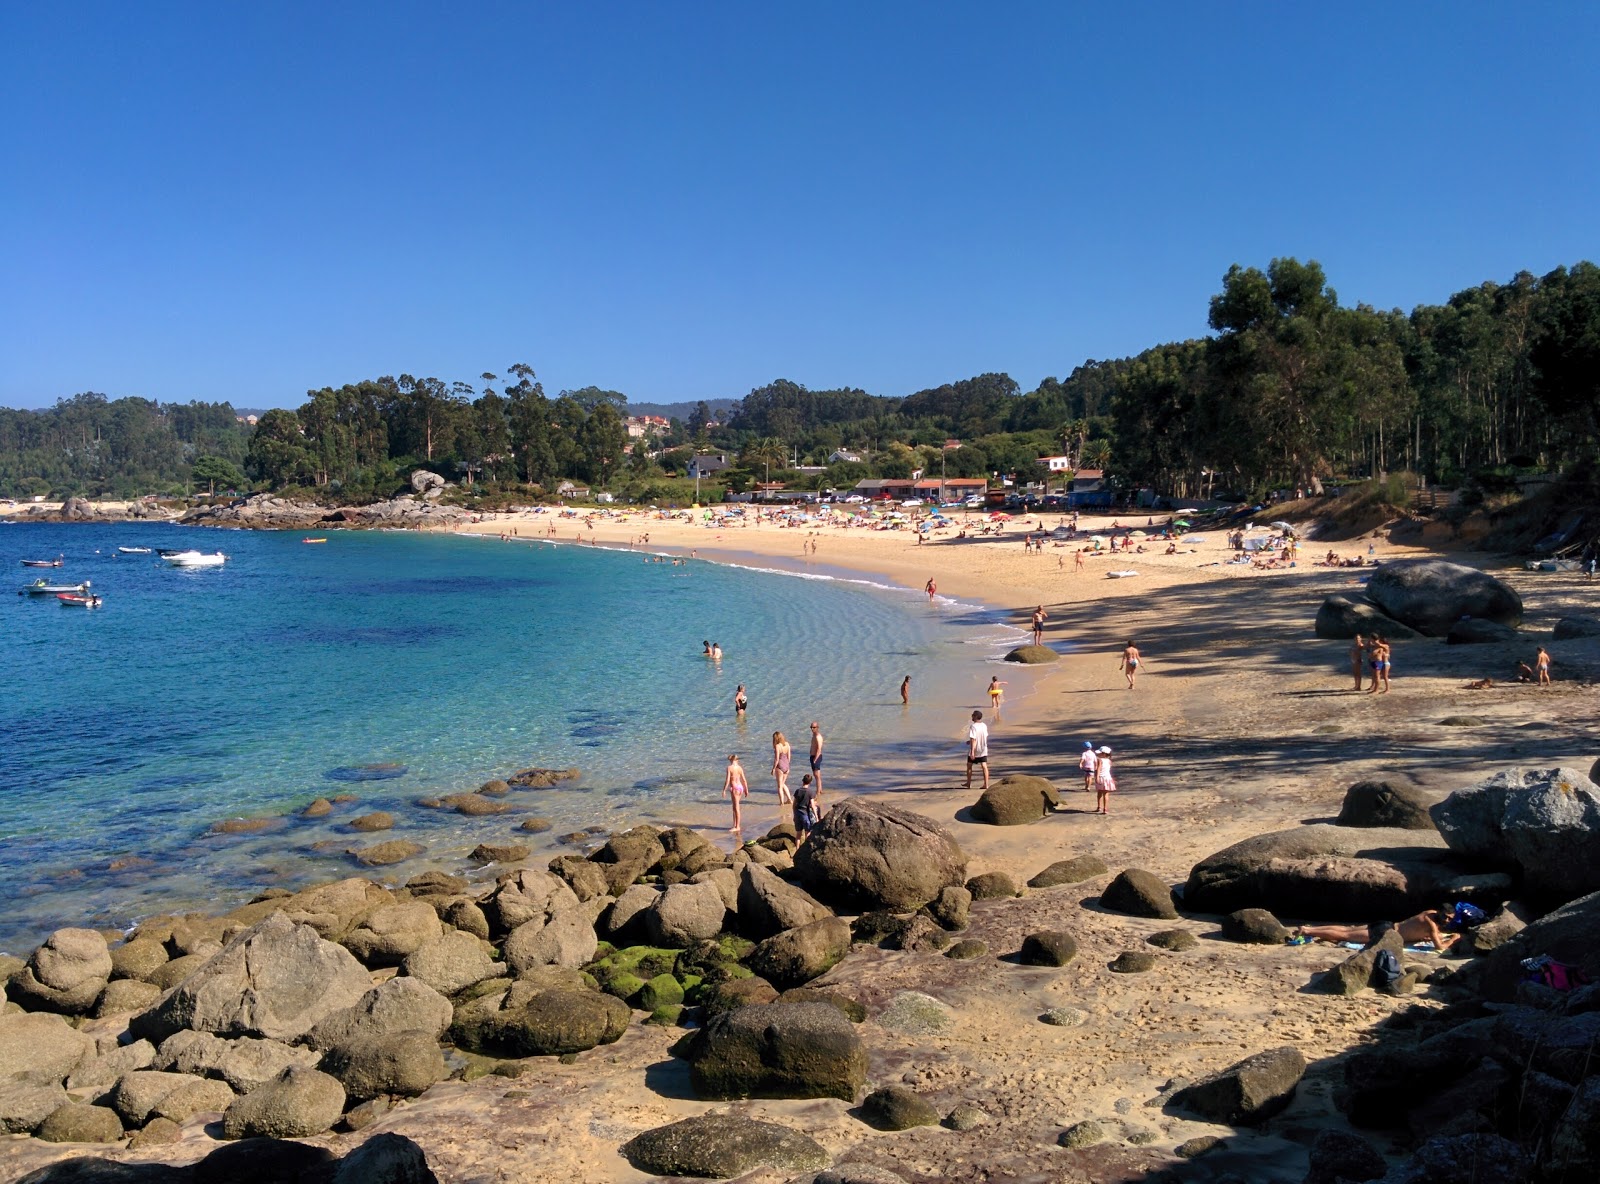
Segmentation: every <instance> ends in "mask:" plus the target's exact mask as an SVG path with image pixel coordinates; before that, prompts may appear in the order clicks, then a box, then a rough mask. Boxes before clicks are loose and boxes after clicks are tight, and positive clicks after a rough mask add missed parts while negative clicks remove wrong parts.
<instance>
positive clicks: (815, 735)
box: [810, 720, 824, 797]
mask: <svg viewBox="0 0 1600 1184" xmlns="http://www.w3.org/2000/svg"><path fill="white" fill-rule="evenodd" d="M823 744H824V741H823V739H822V731H821V729H820V727H819V725H818V724H817V721H816V720H812V721H811V756H810V759H811V777H812V779H813V780H814V781H815V782H816V784H817V796H818V797H821V796H822V747H823Z"/></svg>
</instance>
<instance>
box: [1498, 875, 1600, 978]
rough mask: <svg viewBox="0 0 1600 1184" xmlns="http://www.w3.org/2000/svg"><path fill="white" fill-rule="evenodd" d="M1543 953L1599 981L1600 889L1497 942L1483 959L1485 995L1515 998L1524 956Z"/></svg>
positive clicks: (1521, 974) (1529, 956) (1569, 902)
mask: <svg viewBox="0 0 1600 1184" xmlns="http://www.w3.org/2000/svg"><path fill="white" fill-rule="evenodd" d="M1541 954H1543V955H1547V956H1548V957H1551V958H1554V959H1555V960H1556V961H1558V962H1563V963H1566V964H1567V965H1569V966H1576V967H1577V968H1578V969H1579V970H1580V971H1582V973H1583V974H1584V975H1586V976H1587V978H1588V980H1589V981H1590V982H1591V983H1600V892H1592V893H1590V894H1589V895H1588V896H1583V897H1579V898H1578V899H1577V900H1572V901H1568V902H1567V903H1566V904H1564V905H1562V906H1561V907H1560V908H1558V909H1556V910H1555V911H1554V912H1552V913H1547V914H1545V915H1544V916H1543V917H1540V918H1539V919H1538V920H1537V921H1534V922H1533V923H1532V924H1530V925H1528V926H1527V927H1526V928H1524V929H1522V930H1520V931H1519V932H1517V933H1516V934H1514V935H1513V936H1511V937H1510V938H1508V939H1507V940H1506V941H1504V942H1502V943H1501V944H1500V945H1498V946H1496V947H1495V949H1494V950H1493V951H1492V952H1490V953H1489V954H1488V955H1487V956H1486V957H1485V958H1484V959H1483V961H1482V963H1481V965H1482V967H1483V971H1482V989H1483V995H1484V997H1485V998H1486V999H1490V1000H1493V1001H1495V1002H1497V1003H1507V1002H1510V1001H1511V1000H1513V999H1515V998H1516V996H1517V989H1518V986H1519V985H1520V984H1521V983H1522V980H1523V979H1524V978H1525V977H1526V974H1525V972H1524V970H1523V967H1522V962H1523V960H1524V959H1526V958H1535V957H1538V956H1539V955H1541ZM1589 989H1590V990H1591V991H1592V990H1593V988H1589Z"/></svg>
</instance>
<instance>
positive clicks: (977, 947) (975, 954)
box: [944, 937, 989, 961]
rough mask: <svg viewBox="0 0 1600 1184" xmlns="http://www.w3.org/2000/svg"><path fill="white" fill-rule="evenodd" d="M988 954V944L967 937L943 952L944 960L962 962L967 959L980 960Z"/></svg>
mask: <svg viewBox="0 0 1600 1184" xmlns="http://www.w3.org/2000/svg"><path fill="white" fill-rule="evenodd" d="M988 952H989V943H988V942H986V941H980V940H979V939H978V938H976V937H967V938H963V939H962V940H960V941H958V942H956V944H955V945H953V946H951V947H950V948H949V949H948V950H946V951H945V952H944V956H945V957H946V958H953V959H955V960H956V961H963V960H965V959H967V958H981V957H983V956H984V955H985V954H987V953H988Z"/></svg>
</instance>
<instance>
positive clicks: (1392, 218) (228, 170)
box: [0, 0, 1600, 406]
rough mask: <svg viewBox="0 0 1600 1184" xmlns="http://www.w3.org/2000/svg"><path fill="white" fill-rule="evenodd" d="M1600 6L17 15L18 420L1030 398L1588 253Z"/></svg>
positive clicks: (4, 387) (415, 9)
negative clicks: (1325, 284)
mask: <svg viewBox="0 0 1600 1184" xmlns="http://www.w3.org/2000/svg"><path fill="white" fill-rule="evenodd" d="M1597 51H1600V5H1595V4H1593V3H1586V4H1537V5H1506V4H1492V5H1491V4H1442V3H1441V4H1432V5H1427V4H1393V3H1383V4H1323V5H1310V4H1293V5H1288V4H1281V3H1272V4H1257V5H1246V4H1233V5H1220V6H1219V5H1199V4H1193V3H1170V4H1154V3H1151V4H1136V5H1110V4H1101V5H1094V6H1092V7H1091V6H1069V5H1066V4H1062V3H1043V4H1020V3H1017V4H1003V5H984V6H979V5H976V4H964V5H954V4H938V3H935V4H926V3H904V4H899V3H896V4H891V3H865V4H863V3H825V2H811V0H808V2H807V3H803V4H801V3H791V4H762V3H749V2H748V0H746V2H741V3H728V4H703V3H635V4H604V3H601V4H587V3H586V4H540V5H534V4H527V3H523V4H504V5H500V4H475V5H465V6H462V5H442V4H436V3H435V4H402V3H385V4H371V5H367V6H360V5H356V4H320V3H319V4H288V3H281V4H280V3H271V4H248V5H247V4H229V3H223V4H216V3H205V4H201V3H193V4H162V3H137V4H127V3H121V2H119V3H114V4H113V3H103V4H91V3H72V4H22V3H14V4H7V5H5V6H4V9H3V11H0V103H3V111H4V115H3V117H0V404H5V405H10V406H41V405H45V404H48V403H50V402H53V401H54V400H55V399H56V398H58V397H62V396H67V395H71V394H73V393H75V392H78V391H82V390H99V391H104V392H106V393H107V394H109V395H112V396H113V397H116V396H121V395H142V396H145V397H149V398H156V399H160V400H163V401H168V400H177V401H184V400H188V399H190V398H206V399H222V398H227V399H231V400H232V401H233V402H234V403H235V404H236V405H239V406H274V405H277V406H294V405H296V404H298V403H299V402H300V401H301V400H302V398H303V396H304V392H305V391H306V389H307V388H310V387H320V386H323V385H330V384H331V385H338V384H340V383H343V382H347V381H355V380H358V379H361V378H367V377H375V376H377V375H380V374H391V373H393V374H398V373H402V372H410V373H413V374H417V375H435V376H438V377H441V378H444V379H447V380H453V379H468V380H472V379H475V378H476V376H477V374H478V373H480V372H481V371H483V370H485V369H488V370H492V371H495V372H496V373H501V374H503V373H504V372H505V369H506V367H507V366H508V365H510V364H511V363H513V362H517V361H526V362H527V363H529V364H530V365H532V366H533V367H534V368H535V370H537V371H538V373H539V376H540V378H541V379H542V380H543V382H544V384H545V389H546V390H547V391H548V392H550V393H551V394H554V393H555V392H556V391H558V390H560V389H562V388H574V387H579V386H585V385H589V384H595V385H599V386H602V387H609V388H613V389H617V390H621V391H623V392H624V393H626V394H628V395H629V396H630V397H631V398H633V399H635V400H636V401H675V400H680V399H692V398H702V397H737V396H740V395H743V394H744V393H746V392H747V391H748V390H750V388H752V387H754V386H758V385H760V384H762V383H765V382H767V381H769V380H771V379H773V378H777V377H786V378H791V379H794V380H795V381H798V382H802V383H805V384H806V385H808V386H812V387H829V386H836V385H855V386H862V387H865V388H866V389H868V390H870V391H873V392H874V393H879V394H905V393H908V392H910V391H913V390H916V389H919V388H921V387H925V386H931V385H936V384H938V383H940V382H944V381H948V380H953V379H957V378H961V377H965V376H968V375H972V374H977V373H981V372H984V371H989V370H1005V371H1008V372H1009V373H1010V374H1011V375H1012V376H1013V377H1014V378H1016V379H1017V380H1018V381H1019V382H1020V383H1021V384H1022V385H1023V388H1024V389H1028V388H1030V387H1032V386H1033V385H1034V384H1036V383H1037V382H1038V381H1039V379H1040V378H1042V377H1044V376H1045V375H1047V374H1056V375H1059V376H1065V374H1066V373H1068V372H1069V371H1070V370H1071V369H1072V367H1073V366H1074V365H1076V364H1078V363H1079V362H1081V361H1083V360H1084V359H1085V358H1090V357H1093V358H1107V357H1116V356H1120V355H1124V354H1128V353H1133V352H1136V351H1138V350H1140V349H1142V348H1144V347H1146V346H1149V345H1153V344H1155V343H1158V342H1161V341H1167V340H1174V339H1181V338H1184V337H1190V336H1197V335H1200V334H1202V333H1204V332H1205V315H1206V304H1207V300H1208V298H1209V297H1210V296H1211V294H1212V293H1214V292H1215V291H1216V290H1217V288H1218V286H1219V282H1220V279H1221V276H1222V274H1223V272H1224V271H1225V270H1226V269H1227V267H1228V265H1229V264H1231V263H1234V262H1240V263H1244V264H1257V265H1262V266H1264V265H1265V264H1266V263H1267V261H1268V260H1269V259H1270V258H1272V257H1273V256H1275V255H1295V256H1298V257H1300V258H1316V259H1319V260H1321V261H1322V263H1323V265H1324V266H1325V268H1326V269H1327V272H1328V276H1329V279H1330V282H1331V283H1332V284H1333V286H1334V287H1335V288H1336V289H1337V290H1338V292H1339V294H1340V297H1341V299H1343V300H1344V301H1346V302H1355V301H1365V302H1367V303H1371V304H1375V305H1378V306H1380V307H1396V306H1398V307H1403V308H1408V309H1409V308H1410V307H1412V306H1413V305H1415V304H1416V303H1419V302H1431V301H1438V300H1442V299H1444V298H1445V297H1446V296H1448V295H1449V294H1450V293H1451V292H1453V291H1455V290H1457V289H1459V288H1461V287H1465V286H1467V285H1470V284H1474V283H1478V282H1480V281H1482V280H1485V279H1505V278H1508V277H1509V276H1511V275H1512V274H1514V273H1515V272H1516V271H1518V270H1521V269H1528V270H1530V271H1533V272H1535V273H1539V274H1542V273H1543V272H1545V271H1548V270H1550V269H1551V268H1553V267H1555V266H1557V265H1560V264H1571V263H1573V262H1575V261H1576V260H1578V259H1581V258H1591V259H1593V258H1596V257H1597V256H1600V242H1597V238H1600V184H1597V181H1600V118H1597V117H1600V70H1597V69H1596V61H1597V60H1600V52H1597Z"/></svg>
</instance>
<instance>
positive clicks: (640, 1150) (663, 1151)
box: [622, 1114, 829, 1180]
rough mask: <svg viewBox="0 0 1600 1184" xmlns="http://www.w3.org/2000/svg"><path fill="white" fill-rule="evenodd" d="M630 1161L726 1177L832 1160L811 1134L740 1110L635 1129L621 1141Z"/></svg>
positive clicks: (647, 1168)
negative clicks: (652, 1127) (739, 1112)
mask: <svg viewBox="0 0 1600 1184" xmlns="http://www.w3.org/2000/svg"><path fill="white" fill-rule="evenodd" d="M622 1154H623V1157H624V1158H625V1159H627V1161H628V1162H629V1163H631V1164H632V1165H633V1166H634V1167H635V1168H637V1169H638V1170H639V1171H641V1172H645V1173H647V1174H649V1175H651V1176H700V1177H708V1178H710V1179H713V1180H728V1179H732V1178H733V1177H734V1176H742V1175H744V1174H745V1173H747V1172H749V1171H752V1170H753V1169H755V1168H759V1167H762V1166H768V1167H772V1168H776V1169H779V1170H781V1171H782V1172H783V1173H784V1174H785V1175H788V1174H791V1173H795V1172H814V1171H816V1170H817V1169H818V1168H824V1167H827V1166H828V1159H829V1156H828V1153H827V1151H825V1150H824V1149H823V1148H822V1146H821V1145H820V1144H819V1143H817V1141H816V1140H814V1139H812V1138H811V1137H810V1136H808V1135H802V1134H800V1133H799V1132H797V1131H792V1130H790V1129H789V1128H788V1127H784V1126H778V1125H777V1124H776V1123H771V1122H759V1121H757V1120H756V1119H754V1118H750V1117H747V1116H745V1115H742V1114H703V1115H701V1116H699V1117H698V1118H685V1119H683V1120H682V1121H680V1122H674V1123H671V1124H670V1125H668V1126H658V1127H656V1128H655V1129H654V1130H648V1131H645V1132H643V1133H642V1134H638V1135H635V1136H634V1137H633V1138H631V1139H629V1140H628V1141H627V1142H626V1143H624V1144H623V1145H622Z"/></svg>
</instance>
